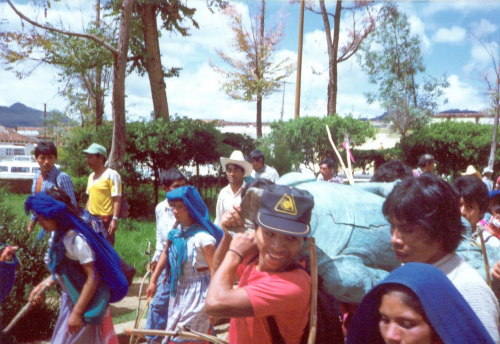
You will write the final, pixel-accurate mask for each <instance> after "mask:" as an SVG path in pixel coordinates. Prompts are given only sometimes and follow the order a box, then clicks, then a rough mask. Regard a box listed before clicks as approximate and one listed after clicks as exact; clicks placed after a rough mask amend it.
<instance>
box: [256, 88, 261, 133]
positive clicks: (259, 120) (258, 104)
mask: <svg viewBox="0 0 500 344" xmlns="http://www.w3.org/2000/svg"><path fill="white" fill-rule="evenodd" d="M256 127H257V138H260V137H262V94H261V93H259V94H257V121H256Z"/></svg>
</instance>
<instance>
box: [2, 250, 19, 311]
mask: <svg viewBox="0 0 500 344" xmlns="http://www.w3.org/2000/svg"><path fill="white" fill-rule="evenodd" d="M4 247H6V245H4V244H1V243H0V248H4ZM17 264H18V261H17V257H16V256H14V260H13V261H12V262H0V304H2V302H3V300H4V299H5V298H6V297H7V295H9V292H10V290H11V289H12V287H13V286H14V279H15V276H16V266H17Z"/></svg>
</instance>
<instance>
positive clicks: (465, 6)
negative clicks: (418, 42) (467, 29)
mask: <svg viewBox="0 0 500 344" xmlns="http://www.w3.org/2000/svg"><path fill="white" fill-rule="evenodd" d="M419 5H422V6H421V7H419V8H420V12H421V14H422V15H423V16H426V17H427V16H433V15H438V14H440V13H443V12H445V13H449V12H450V11H457V12H462V13H465V12H472V11H479V12H490V11H493V10H496V9H499V8H500V2H498V1H476V0H473V1H471V0H468V1H427V2H422V3H421V4H419Z"/></svg>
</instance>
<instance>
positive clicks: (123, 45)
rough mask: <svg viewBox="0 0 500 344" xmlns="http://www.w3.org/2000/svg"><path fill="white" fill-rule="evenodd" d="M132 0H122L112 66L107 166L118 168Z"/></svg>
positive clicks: (122, 144) (122, 146)
mask: <svg viewBox="0 0 500 344" xmlns="http://www.w3.org/2000/svg"><path fill="white" fill-rule="evenodd" d="M133 7H134V0H123V3H122V6H121V18H120V35H119V38H118V54H116V55H115V61H114V62H115V63H114V66H113V69H114V70H113V142H112V144H111V153H110V154H109V160H108V164H109V167H112V168H119V167H121V165H122V163H123V157H124V156H125V120H126V119H125V71H126V67H127V53H128V41H129V38H130V24H131V21H132V10H133Z"/></svg>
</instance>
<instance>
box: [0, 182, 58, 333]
mask: <svg viewBox="0 0 500 344" xmlns="http://www.w3.org/2000/svg"><path fill="white" fill-rule="evenodd" d="M0 199H1V200H2V202H0V218H1V219H2V223H1V224H0V242H4V243H8V244H9V245H14V246H19V251H18V253H17V257H18V259H19V262H20V264H19V266H18V268H17V272H16V280H15V284H14V288H13V289H12V291H11V293H10V294H9V296H8V297H7V298H6V299H5V300H4V302H3V304H2V305H0V310H1V312H0V323H2V324H4V325H6V324H8V323H9V322H10V321H11V320H12V319H13V318H14V316H15V315H16V314H17V313H18V312H19V310H20V309H21V308H22V307H23V306H24V304H25V303H26V302H27V301H28V297H29V294H30V292H31V291H32V290H33V288H34V287H35V286H36V285H37V284H38V283H39V282H41V281H42V280H43V279H44V278H45V277H47V276H48V270H47V268H46V265H45V262H44V259H43V258H44V255H45V251H46V248H47V238H44V239H42V241H38V242H37V241H36V239H35V237H36V235H35V234H33V233H31V234H29V233H27V232H26V231H25V228H26V225H27V222H28V220H29V218H28V217H27V216H26V217H25V218H18V217H16V216H15V215H14V214H13V212H12V210H11V206H10V204H9V203H10V199H11V196H10V195H9V194H8V193H7V192H6V191H5V190H3V189H0ZM46 237H47V236H46ZM58 299H59V297H58V296H57V297H48V298H47V299H46V300H47V302H46V303H45V304H43V305H39V306H36V307H33V308H32V309H31V310H30V311H29V312H28V313H27V314H26V315H25V316H24V317H23V318H22V320H21V321H20V322H19V323H18V324H17V325H16V326H15V327H14V328H13V329H12V331H11V334H12V335H14V336H15V337H16V339H17V340H18V341H30V340H35V339H40V338H48V337H50V335H51V333H52V331H53V328H54V325H55V322H56V320H57V310H58V304H57V303H58V301H57V300H58ZM23 324H29V331H26V328H27V327H26V325H25V326H23Z"/></svg>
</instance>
